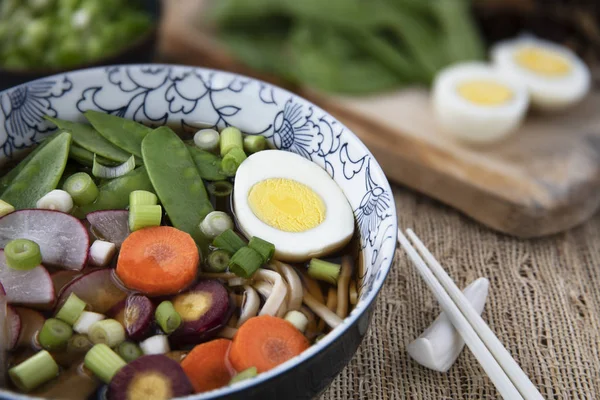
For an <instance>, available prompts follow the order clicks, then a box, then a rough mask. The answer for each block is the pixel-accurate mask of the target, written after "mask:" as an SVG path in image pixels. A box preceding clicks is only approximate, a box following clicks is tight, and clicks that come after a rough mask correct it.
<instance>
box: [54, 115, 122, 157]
mask: <svg viewBox="0 0 600 400" xmlns="http://www.w3.org/2000/svg"><path fill="white" fill-rule="evenodd" d="M45 118H46V119H47V120H49V121H52V122H53V123H54V124H55V125H56V126H58V127H59V128H61V129H64V130H66V131H69V132H71V134H72V135H73V142H74V143H76V144H77V145H79V146H80V147H83V148H84V149H86V150H88V151H91V152H92V153H96V154H98V155H99V156H102V157H104V158H108V159H109V160H112V161H118V162H125V161H127V160H128V159H129V157H131V154H129V153H127V152H126V151H125V150H123V149H120V148H118V147H117V146H115V145H114V144H112V143H111V142H109V141H108V140H106V139H105V138H104V137H103V136H102V135H100V134H99V133H98V132H97V131H96V130H95V129H94V128H93V127H92V126H91V125H87V124H80V123H78V122H71V121H65V120H62V119H58V118H51V117H45Z"/></svg>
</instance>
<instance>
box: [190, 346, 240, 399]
mask: <svg viewBox="0 0 600 400" xmlns="http://www.w3.org/2000/svg"><path fill="white" fill-rule="evenodd" d="M230 346H231V340H228V339H216V340H212V341H210V342H206V343H202V344H199V345H197V346H196V347H194V348H193V349H192V351H191V352H190V353H189V354H188V355H187V356H186V357H185V358H184V359H183V361H182V362H181V367H182V368H183V370H184V371H185V374H186V375H187V376H188V378H189V380H190V382H192V386H193V387H194V390H195V391H196V393H201V392H207V391H209V390H213V389H218V388H220V387H223V386H225V385H227V384H228V383H229V381H230V380H231V378H232V377H233V374H232V372H233V371H230V369H229V368H228V367H227V361H226V360H227V352H228V351H229V347H230Z"/></svg>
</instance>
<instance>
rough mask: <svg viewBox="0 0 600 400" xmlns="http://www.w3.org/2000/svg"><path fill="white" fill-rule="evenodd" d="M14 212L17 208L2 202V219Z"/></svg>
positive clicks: (0, 207) (0, 211)
mask: <svg viewBox="0 0 600 400" xmlns="http://www.w3.org/2000/svg"><path fill="white" fill-rule="evenodd" d="M13 211H15V208H14V207H13V206H12V205H10V204H8V203H7V202H5V201H4V200H0V217H4V216H5V215H7V214H10V213H11V212H13Z"/></svg>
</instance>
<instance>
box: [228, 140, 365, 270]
mask: <svg viewBox="0 0 600 400" xmlns="http://www.w3.org/2000/svg"><path fill="white" fill-rule="evenodd" d="M233 207H234V211H235V216H236V219H237V222H238V225H239V228H240V230H241V231H242V233H243V234H244V235H245V236H246V237H248V238H250V237H252V236H258V237H260V238H262V239H264V240H267V241H269V242H271V243H273V244H274V245H275V256H276V257H277V259H279V260H282V261H289V262H302V261H307V260H309V259H310V258H313V257H320V256H323V255H326V254H329V253H332V252H334V251H336V250H338V249H341V248H342V247H344V246H345V245H346V244H347V243H348V242H349V241H350V239H351V238H352V235H353V233H354V216H353V213H352V208H351V207H350V204H349V203H348V200H347V199H346V197H345V196H344V193H343V192H342V190H341V188H340V187H339V186H338V185H337V183H336V182H335V181H334V180H333V179H332V178H331V177H330V176H329V174H328V173H327V172H326V171H325V170H324V169H323V168H321V167H320V166H318V165H317V164H315V163H313V162H311V161H309V160H307V159H305V158H303V157H301V156H299V155H297V154H294V153H290V152H287V151H282V150H265V151H261V152H258V153H255V154H253V155H251V156H250V157H248V158H247V159H246V160H245V161H244V162H243V163H242V164H241V165H240V167H239V168H238V170H237V173H236V175H235V183H234V189H233Z"/></svg>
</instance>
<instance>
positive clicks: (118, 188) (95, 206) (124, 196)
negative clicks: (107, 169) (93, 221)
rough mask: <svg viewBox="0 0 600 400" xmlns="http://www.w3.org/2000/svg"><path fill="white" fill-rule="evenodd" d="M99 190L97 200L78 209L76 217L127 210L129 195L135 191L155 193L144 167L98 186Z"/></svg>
mask: <svg viewBox="0 0 600 400" xmlns="http://www.w3.org/2000/svg"><path fill="white" fill-rule="evenodd" d="M98 189H99V193H98V197H97V198H96V200H95V201H94V202H93V203H91V204H88V205H85V206H83V207H79V208H77V209H76V211H75V212H74V215H76V216H77V217H80V218H83V217H85V215H86V214H88V213H90V212H92V211H98V210H118V209H125V208H127V206H128V205H129V194H130V193H131V192H133V191H134V190H147V191H149V192H154V188H153V187H152V183H150V179H148V174H147V172H146V169H145V168H144V167H139V168H136V169H134V170H133V171H131V172H130V173H128V174H125V175H123V176H121V177H119V178H115V179H112V180H110V181H108V182H106V183H104V184H102V185H100V186H98Z"/></svg>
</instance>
